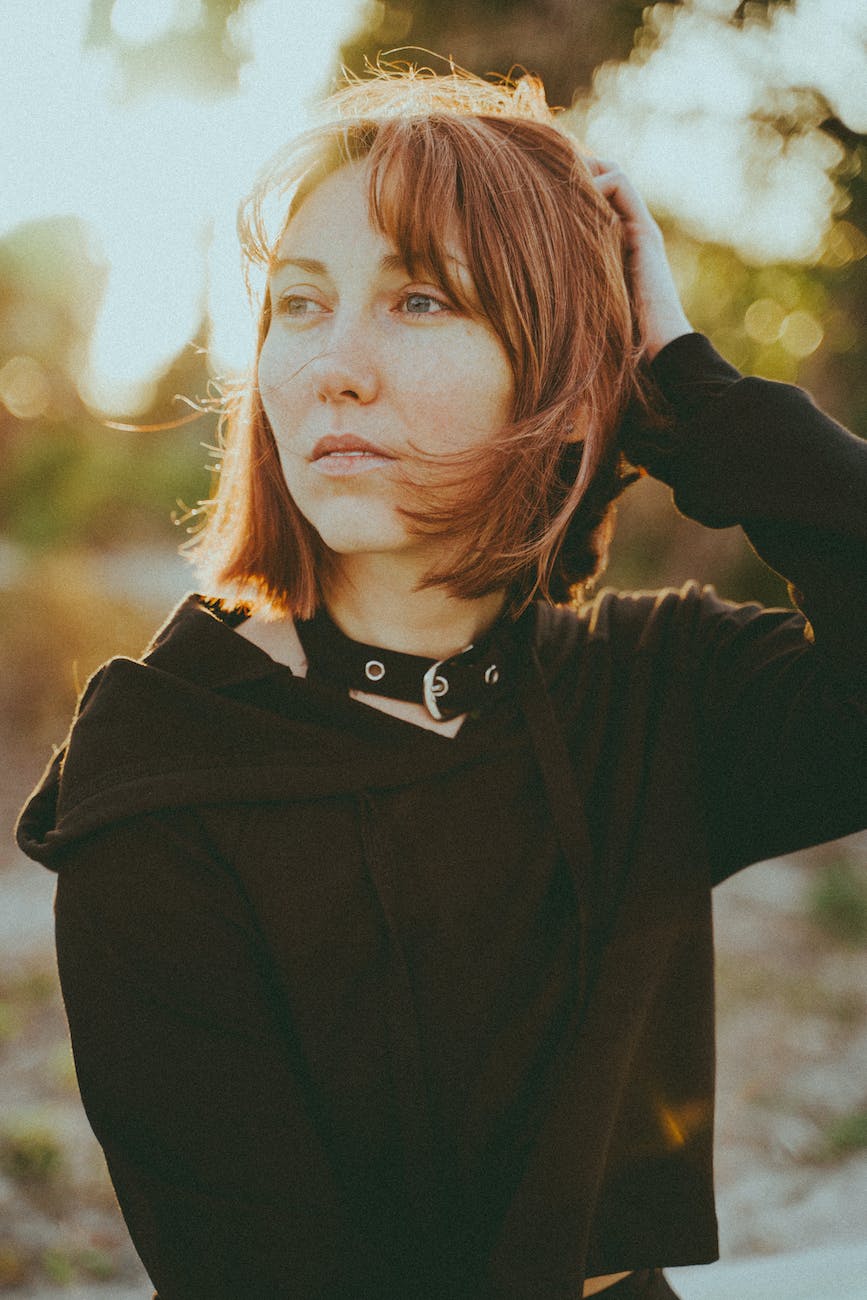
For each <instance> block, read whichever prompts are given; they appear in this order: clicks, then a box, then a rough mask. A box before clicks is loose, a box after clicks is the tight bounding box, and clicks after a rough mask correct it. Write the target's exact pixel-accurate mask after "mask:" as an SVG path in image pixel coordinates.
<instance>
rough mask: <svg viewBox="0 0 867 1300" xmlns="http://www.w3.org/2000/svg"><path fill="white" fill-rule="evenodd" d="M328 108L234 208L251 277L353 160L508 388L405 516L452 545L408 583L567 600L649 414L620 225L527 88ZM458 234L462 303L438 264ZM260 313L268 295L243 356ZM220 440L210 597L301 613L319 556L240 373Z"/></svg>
mask: <svg viewBox="0 0 867 1300" xmlns="http://www.w3.org/2000/svg"><path fill="white" fill-rule="evenodd" d="M325 107H326V112H327V114H328V118H327V120H326V121H325V123H324V125H322V126H319V127H317V128H316V129H314V130H313V131H311V132H308V133H307V134H306V135H304V136H302V137H301V138H300V139H299V140H297V141H295V142H294V143H293V144H292V145H291V146H290V147H289V148H288V150H287V151H285V152H284V153H283V154H282V155H280V156H279V157H278V158H277V159H275V161H274V162H273V163H272V164H271V165H270V167H269V168H268V170H267V171H266V172H265V173H264V174H263V176H262V177H261V178H260V181H259V183H258V184H257V186H256V188H255V189H254V191H253V192H252V194H251V195H250V196H249V197H248V198H247V200H245V202H244V204H243V205H242V208H241V212H240V216H239V231H240V235H241V241H242V246H243V248H244V252H245V255H246V257H247V260H248V267H250V268H259V269H261V270H264V271H266V272H267V269H268V267H269V265H270V263H271V261H272V259H273V256H274V253H275V249H276V247H277V244H278V243H279V240H280V237H281V235H282V233H283V231H284V230H285V228H286V225H287V224H288V222H289V221H290V220H291V218H292V216H293V215H294V213H295V212H297V211H298V208H299V207H300V205H301V203H302V202H303V201H304V199H305V197H306V196H307V195H308V194H309V193H310V192H311V191H312V190H313V189H314V188H315V187H316V185H317V184H318V183H320V182H321V180H323V179H324V178H325V177H326V176H328V175H330V174H331V173H332V172H333V171H335V170H336V169H337V168H338V167H340V166H343V165H345V164H346V163H348V162H357V161H362V160H363V161H364V162H365V164H366V168H367V175H368V177H369V207H370V216H371V220H372V222H373V224H374V225H375V226H376V227H377V229H378V230H379V231H380V232H381V233H382V234H383V235H384V236H385V237H386V238H387V239H388V240H389V241H390V242H391V243H392V244H393V246H394V248H395V250H396V251H397V252H398V253H400V254H401V256H402V258H403V260H404V262H405V264H406V266H407V269H408V271H409V272H410V274H412V275H415V274H416V273H417V270H418V271H419V272H423V273H424V275H425V277H426V278H432V279H433V280H434V281H435V282H437V283H440V284H441V285H442V287H443V288H444V289H445V290H446V292H447V293H449V294H450V295H451V297H452V299H453V300H454V301H456V302H457V303H458V304H459V305H461V306H463V307H464V308H465V309H466V310H468V311H471V312H476V313H478V314H481V315H482V316H483V317H484V318H486V320H487V322H488V323H489V325H490V327H491V328H492V329H493V330H494V332H495V333H496V334H497V336H498V337H499V339H500V341H501V343H502V345H503V347H504V348H505V351H506V354H507V356H508V358H509V362H510V365H511V369H512V374H513V378H514V394H515V396H514V407H513V411H512V421H511V424H510V425H509V427H508V428H506V429H504V430H503V432H502V435H501V436H500V437H499V438H498V439H497V440H496V441H494V442H493V443H489V444H487V445H486V446H485V447H483V448H481V449H478V450H475V451H473V452H471V453H462V454H460V456H452V457H446V458H439V457H437V458H435V459H444V460H445V461H446V463H447V464H448V465H450V466H451V469H452V478H451V479H450V480H449V482H450V487H451V489H452V490H450V491H449V493H448V494H447V495H446V496H443V495H440V498H439V501H437V500H436V499H433V500H424V499H420V503H419V506H418V508H417V509H412V510H409V509H407V510H406V511H405V514H406V515H407V516H408V518H409V519H410V520H411V521H412V522H413V525H414V526H415V527H416V528H417V529H418V530H419V531H424V532H435V533H438V534H444V535H448V536H449V538H450V539H451V541H452V542H453V543H454V545H453V548H452V550H451V558H450V561H449V567H448V571H447V572H446V571H443V570H438V571H432V572H430V573H428V574H427V575H426V577H425V579H424V585H433V584H441V585H443V586H445V587H446V588H447V589H448V590H449V591H450V592H452V593H453V594H455V595H458V596H463V597H467V598H470V597H475V596H479V595H482V594H485V593H488V592H491V591H493V590H497V589H500V588H506V589H507V590H508V592H509V597H510V601H511V603H512V605H513V607H515V608H516V609H517V608H520V607H522V606H523V605H525V604H526V603H527V602H528V601H529V600H530V599H532V598H533V597H534V596H536V595H541V596H543V597H545V598H547V599H549V600H555V601H556V600H565V599H568V598H569V597H570V596H572V597H573V598H574V597H577V596H578V595H579V594H581V592H582V590H583V589H584V588H585V587H586V585H587V584H588V583H589V581H590V580H591V579H592V578H593V577H594V576H596V575H597V574H598V573H599V572H600V570H601V568H602V567H603V565H604V562H605V558H606V555H607V547H608V542H609V540H610V536H611V532H612V525H613V507H612V502H613V501H614V498H615V497H616V496H617V495H619V493H620V492H621V491H622V490H623V488H624V487H625V486H626V485H627V484H628V483H630V482H632V481H633V479H634V478H635V477H637V475H636V474H634V473H629V472H628V471H627V468H626V462H625V460H624V458H623V456H622V454H621V453H620V451H619V448H618V445H617V440H616V433H617V430H618V427H619V425H620V422H621V419H622V417H623V415H624V413H625V410H626V408H627V406H629V405H630V403H637V404H638V406H639V407H640V408H643V410H644V412H645V413H646V414H647V415H648V416H649V417H650V418H651V420H652V419H653V418H654V416H653V402H652V398H651V397H650V394H651V392H652V385H651V384H650V380H649V379H648V377H647V374H646V371H645V370H644V369H642V367H641V364H640V361H641V347H640V341H639V340H638V338H637V334H636V327H635V317H634V312H633V309H632V304H631V302H630V295H629V288H628V284H627V279H626V275H625V271H624V261H623V242H622V233H621V228H620V221H619V219H618V218H617V216H616V215H615V214H614V212H613V210H612V209H611V207H610V205H609V204H608V202H607V201H606V200H605V199H604V198H603V197H602V196H601V195H600V194H599V193H598V191H597V189H596V187H595V186H594V184H593V182H592V179H591V175H590V172H589V169H588V168H587V166H586V164H585V162H584V161H583V160H582V158H581V156H580V154H579V153H578V151H577V149H576V147H575V144H574V142H573V141H572V140H571V139H570V138H569V137H568V136H567V135H566V134H565V133H564V132H563V131H561V130H559V129H558V127H557V126H556V125H555V124H554V121H555V119H554V116H553V113H552V112H551V110H550V109H549V108H548V107H547V105H546V104H545V99H544V94H543V91H542V88H541V85H540V83H539V82H538V81H536V80H535V79H533V78H529V77H525V78H522V79H521V80H520V81H518V82H517V83H516V84H514V85H513V84H510V83H504V84H502V85H494V84H492V83H489V82H485V81H482V80H480V79H478V78H475V77H471V76H469V75H468V74H465V73H452V74H450V75H448V76H433V75H432V74H423V73H419V72H417V71H415V70H413V69H410V70H409V71H407V72H397V73H395V72H385V73H383V72H380V73H379V75H377V76H376V77H373V78H371V79H370V80H366V81H359V82H354V83H352V84H350V85H349V86H347V87H346V88H344V89H343V90H341V91H339V92H338V93H337V94H336V95H334V96H332V98H331V99H330V100H329V101H328V102H327V104H326V106H325ZM275 209H276V220H271V217H272V216H273V215H274V214H275ZM456 236H457V239H458V241H459V243H460V244H461V246H462V252H463V257H464V260H465V262H466V264H467V265H468V267H469V272H470V277H471V280H472V283H473V288H474V300H473V301H471V302H470V301H467V295H466V291H465V290H464V289H462V287H461V285H460V283H458V282H456V281H455V279H454V276H453V274H452V273H451V271H450V263H449V261H448V258H447V249H448V248H449V247H450V246H452V245H453V243H454V240H455V237H456ZM270 314H271V306H270V300H269V297H268V293H267V290H265V292H264V296H263V299H262V303H261V310H260V316H259V329H258V343H257V350H256V356H257V360H258V354H259V351H260V350H261V347H262V343H263V342H264V339H265V337H266V335H267V332H268V328H269V325H270ZM254 374H255V372H254ZM225 432H226V436H225V437H224V439H223V448H222V451H223V455H222V467H221V472H220V479H219V487H218V491H217V493H216V496H215V498H214V500H213V501H211V502H209V503H208V518H207V523H206V526H205V527H204V529H203V530H202V531H201V532H200V533H199V534H198V535H197V536H196V538H195V539H194V540H193V542H192V543H191V544H188V547H187V549H188V550H189V551H190V552H191V553H192V556H193V559H194V562H195V563H196V566H197V568H198V570H199V573H200V575H201V576H202V577H204V578H205V579H206V580H207V581H208V582H209V583H210V584H211V589H212V590H214V591H218V590H220V589H222V588H225V587H227V586H231V587H232V588H234V589H235V591H240V592H242V593H243V595H244V596H245V598H246V599H248V600H250V599H251V598H252V603H253V604H254V605H256V604H259V605H262V604H265V605H266V606H267V605H270V606H271V607H272V608H273V609H275V610H277V611H280V612H285V613H290V614H292V615H296V616H299V617H301V618H306V617H309V616H310V615H311V614H312V613H313V611H314V610H315V608H316V606H317V605H318V604H319V603H320V601H321V600H322V597H323V589H324V585H325V584H326V583H327V578H328V574H329V567H330V561H331V559H332V558H333V557H332V556H331V553H330V552H329V551H328V549H327V548H326V547H325V545H324V543H323V542H322V541H321V539H320V538H319V536H318V534H317V533H316V532H315V530H314V529H313V528H312V526H311V525H310V524H309V523H308V522H307V520H306V519H305V518H304V517H303V515H302V514H301V512H300V511H299V510H298V508H297V506H296V505H295V503H294V501H293V500H292V498H291V496H290V494H289V491H288V488H287V486H286V483H285V480H284V478H283V474H282V472H281V468H280V461H279V456H278V452H277V447H276V443H275V441H274V436H273V433H272V431H271V429H270V426H269V423H268V420H267V417H266V415H265V412H264V409H263V406H262V402H261V399H260V397H259V393H258V388H257V385H256V382H255V378H254V379H252V380H251V381H250V382H249V383H248V384H247V385H245V386H244V387H243V388H242V389H240V390H239V391H238V392H237V393H236V395H235V397H234V399H233V401H232V402H231V404H230V407H229V409H228V411H227V413H226V429H225ZM444 501H447V504H444Z"/></svg>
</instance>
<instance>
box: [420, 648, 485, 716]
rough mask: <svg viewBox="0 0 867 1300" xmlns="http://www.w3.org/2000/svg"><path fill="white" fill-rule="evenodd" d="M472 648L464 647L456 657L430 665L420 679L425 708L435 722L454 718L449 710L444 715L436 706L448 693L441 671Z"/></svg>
mask: <svg viewBox="0 0 867 1300" xmlns="http://www.w3.org/2000/svg"><path fill="white" fill-rule="evenodd" d="M472 648H473V647H472V646H471V645H468V646H464V648H463V650H460V651H459V652H458V653H457V654H456V655H450V656H449V658H448V659H438V660H437V661H436V663H435V664H431V666H430V668H428V670H427V672H426V673H425V675H424V677H423V678H422V694H423V695H424V702H425V708H426V709H427V711H428V713H429V714H430V715H431V717H432V718H433V719H434V720H435V721H436V722H446V721H447V720H448V719H449V718H453V717H455V716H456V715H455V713H454V712H453V711H451V710H449V711H447V712H445V713H444V712H443V711H442V709H441V708H440V706H439V704H438V701H439V700H441V699H442V697H443V696H444V695H447V694H448V691H449V679H448V677H447V676H446V675H445V674H444V672H443V671H442V670H443V669H444V668H447V667H448V666H449V665H450V664H453V663H455V662H456V661H457V660H458V659H460V658H461V657H462V656H463V655H465V654H467V652H468V651H470V650H472Z"/></svg>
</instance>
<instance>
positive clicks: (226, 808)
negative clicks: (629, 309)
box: [18, 335, 867, 1300]
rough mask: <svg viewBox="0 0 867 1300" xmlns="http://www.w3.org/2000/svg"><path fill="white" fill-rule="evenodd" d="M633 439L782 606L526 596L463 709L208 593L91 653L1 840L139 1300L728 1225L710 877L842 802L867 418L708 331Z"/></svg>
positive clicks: (436, 1289) (777, 843) (562, 1286)
mask: <svg viewBox="0 0 867 1300" xmlns="http://www.w3.org/2000/svg"><path fill="white" fill-rule="evenodd" d="M654 368H655V371H656V373H657V374H658V376H659V379H660V383H661V385H662V387H663V391H664V392H665V393H666V395H667V396H668V398H669V400H670V401H671V403H672V409H673V411H674V414H675V416H676V423H675V425H674V426H673V428H672V429H671V431H670V432H669V434H668V435H666V438H665V439H663V438H662V437H660V436H659V435H657V434H656V433H654V435H653V440H652V441H651V440H649V439H648V441H647V443H646V445H643V444H642V437H641V431H640V429H638V428H636V427H634V426H630V425H629V423H628V421H627V424H626V425H625V427H624V441H625V443H627V444H628V450H629V454H630V457H631V458H635V460H636V462H637V463H639V464H645V465H646V467H647V468H648V469H649V471H650V472H653V473H656V474H658V475H659V476H660V477H661V478H663V479H664V480H665V481H666V482H669V483H670V484H671V485H672V486H673V489H674V498H675V502H676V504H677V505H678V507H679V508H681V509H684V510H686V509H688V510H689V511H690V512H691V513H692V514H693V515H694V517H696V518H698V519H700V520H701V521H702V522H704V523H707V524H708V525H710V526H726V525H727V524H728V523H731V522H735V521H737V522H740V523H741V524H742V525H743V527H744V528H745V529H746V531H747V534H748V536H749V537H750V539H751V540H752V541H753V544H754V545H755V546H756V548H757V550H759V551H760V553H761V554H762V555H763V556H764V557H765V559H767V560H768V562H769V563H772V564H773V565H774V566H775V567H778V569H779V571H780V572H781V573H783V574H784V575H785V577H786V578H787V579H788V580H789V582H790V584H791V585H790V590H791V592H792V594H793V597H794V598H795V599H796V600H797V602H798V607H797V608H793V609H786V608H780V609H763V608H762V607H760V606H759V605H755V604H750V603H747V604H733V603H731V602H727V601H725V600H722V599H721V598H720V597H719V596H718V595H717V593H716V592H715V591H714V590H713V588H710V587H701V586H699V585H698V584H697V583H688V584H686V585H685V586H684V587H683V588H681V589H680V590H662V591H659V592H636V593H618V592H615V591H612V590H603V591H601V592H600V593H599V595H598V596H597V597H596V598H595V599H594V600H593V601H592V602H590V603H588V604H587V605H586V606H584V607H582V608H581V609H580V610H577V611H576V610H572V609H567V608H551V607H547V606H543V605H538V606H537V607H536V609H535V614H534V618H535V626H534V628H533V638H532V650H531V654H530V656H529V662H528V664H527V665H526V668H527V675H526V683H525V687H524V688H522V690H521V691H520V692H519V693H518V695H517V696H516V697H515V698H514V699H506V700H503V701H502V702H501V703H500V704H499V705H497V706H496V707H495V708H494V709H493V710H492V711H491V713H490V714H489V715H487V716H485V717H483V718H472V719H470V720H468V721H467V722H466V723H465V724H464V726H463V727H462V728H461V730H460V732H459V733H458V735H457V736H456V737H455V738H454V739H448V738H446V737H444V736H442V735H439V734H434V733H432V732H430V731H423V730H421V729H419V728H417V727H415V726H413V725H412V724H409V723H406V722H402V721H400V720H398V719H396V718H393V717H389V716H387V715H385V714H383V713H382V712H381V711H379V710H376V709H373V708H370V707H368V706H366V705H363V704H361V703H359V702H358V701H355V700H352V699H349V698H346V697H345V696H343V695H342V694H341V693H340V692H338V691H336V690H334V689H331V688H329V687H327V686H326V685H325V684H322V683H316V682H315V681H306V680H303V679H297V678H294V677H293V676H292V675H291V673H290V672H289V670H288V669H287V668H285V667H282V666H280V665H279V664H277V663H275V662H274V660H272V659H271V658H270V657H269V656H268V655H266V654H265V653H264V652H263V651H261V650H259V649H258V648H257V647H255V646H254V645H252V644H251V643H250V642H248V641H246V640H245V639H244V638H243V637H241V636H239V635H238V634H237V632H236V631H234V630H233V629H232V627H231V626H230V625H229V624H228V623H225V622H223V621H221V620H220V619H219V618H218V617H216V616H215V613H214V611H213V608H208V607H207V606H206V605H205V604H204V603H203V602H202V600H201V599H200V598H198V597H197V596H195V595H191V596H190V597H189V598H187V599H186V600H185V601H184V602H183V603H182V604H181V606H180V607H179V608H178V610H176V611H175V613H174V614H173V615H172V616H171V618H170V619H169V620H168V622H167V623H166V624H165V626H164V627H163V628H162V629H161V630H160V632H159V633H158V635H157V636H156V638H155V640H154V642H153V644H152V645H151V647H150V648H149V650H148V652H147V653H146V654H145V655H144V656H143V658H142V659H141V660H140V661H131V660H127V659H115V660H112V661H111V662H110V663H109V664H107V665H106V666H105V667H104V668H103V669H101V670H100V671H99V672H98V673H97V674H96V675H95V676H94V677H93V678H92V679H91V681H90V682H89V683H88V686H87V688H86V690H85V693H84V696H83V698H82V701H81V704H80V706H79V710H78V714H77V717H76V720H75V722H74V725H73V728H72V731H71V734H70V737H69V739H68V742H67V743H66V744H65V745H64V747H63V748H62V749H61V750H60V751H59V753H58V755H57V757H56V758H55V759H54V760H53V761H52V763H51V765H50V768H49V770H48V772H47V773H46V776H45V778H44V781H43V782H42V783H41V784H40V787H39V788H38V789H37V791H36V792H35V793H34V795H33V797H32V799H31V800H30V801H29V803H28V805H27V807H26V808H25V810H24V811H23V813H22V816H21V819H20V822H19V826H18V838H19V843H20V844H21V846H22V847H23V848H24V850H25V851H26V852H28V853H29V854H30V855H31V856H32V857H33V858H35V859H36V860H37V861H40V862H43V863H44V864H45V865H46V866H48V867H50V868H51V869H52V870H55V871H56V872H57V873H58V881H57V895H56V905H55V906H56V927H57V952H58V965H59V970H60V977H61V984H62V988H63V994H64V999H65V1003H66V1009H67V1014H68V1017H69V1024H70V1033H71V1037H72V1043H73V1049H74V1053H75V1059H76V1069H77V1072H78V1079H79V1085H80V1088H81V1094H82V1099H83V1101H84V1105H85V1108H86V1110H87V1113H88V1116H89V1118H90V1121H91V1124H92V1126H93V1129H94V1132H95V1133H96V1135H97V1137H98V1139H99V1140H100V1142H101V1143H102V1146H103V1149H104V1151H105V1155H106V1160H107V1163H108V1166H109V1170H110V1172H111V1176H112V1179H113V1182H114V1186H115V1189H116V1191H117V1195H118V1199H119V1202H120V1204H121V1208H122V1210H123V1213H124V1215H125V1218H126V1221H127V1223H128V1225H129V1228H130V1232H131V1235H132V1237H133V1240H134V1241H135V1244H136V1246H137V1248H138V1250H139V1253H140V1255H141V1257H142V1259H143V1261H144V1263H145V1266H146V1268H147V1269H148V1272H149V1273H150V1275H151V1277H152V1279H153V1282H154V1285H155V1286H156V1287H157V1288H158V1290H159V1294H160V1297H161V1300H179V1298H181V1297H183V1300H196V1297H199V1296H201V1297H205V1296H207V1297H210V1298H211V1300H215V1298H220V1297H229V1296H237V1295H245V1296H251V1297H258V1296H261V1297H263V1298H264V1297H278V1296H299V1297H304V1300H312V1298H314V1297H330V1298H332V1300H337V1298H338V1297H340V1300H346V1298H348V1297H355V1296H358V1297H370V1296H383V1297H385V1296H405V1295H406V1296H408V1295H412V1296H413V1297H416V1298H417V1300H426V1297H429V1300H447V1298H449V1297H454V1298H455V1300H497V1298H500V1297H503V1298H508V1300H530V1297H532V1298H533V1300H565V1298H567V1297H568V1298H569V1300H572V1298H574V1297H577V1296H580V1294H581V1285H582V1279H583V1277H585V1276H594V1275H599V1274H605V1273H615V1272H619V1271H621V1270H623V1269H628V1268H636V1269H642V1268H649V1267H651V1266H652V1265H655V1264H658V1263H659V1262H663V1263H664V1264H666V1265H669V1266H672V1267H674V1266H677V1265H685V1264H696V1263H705V1262H708V1261H710V1260H712V1259H714V1258H715V1257H716V1254H717V1240H716V1223H715V1216H714V1205H713V1188H712V1142H713V1064H714V1048H713V983H712V975H713V954H712V938H711V912H710V890H711V886H712V885H713V884H714V882H715V881H718V880H722V879H724V878H725V877H726V876H728V875H730V874H731V873H732V872H734V871H737V870H739V869H741V868H742V867H744V866H747V865H748V864H749V863H751V862H755V861H758V860H761V859H763V858H766V857H770V856H774V855H776V854H780V853H784V852H789V851H792V850H795V849H798V848H802V847H805V846H807V845H810V844H815V843H818V842H821V841H824V840H828V839H833V838H836V837H837V836H840V835H844V834H848V833H850V832H853V831H856V830H861V829H863V828H864V827H865V826H867V770H865V753H867V743H865V742H867V705H865V697H867V665H865V655H864V647H865V645H867V599H865V594H867V583H865V573H867V560H865V556H867V445H865V444H864V443H863V442H862V441H861V440H860V439H858V438H856V437H854V436H853V435H851V434H849V433H847V432H846V431H845V430H843V429H841V428H840V426H839V425H837V424H836V423H835V422H834V421H832V420H831V419H829V418H828V417H827V416H826V415H824V414H823V413H822V412H821V411H819V410H818V409H817V407H816V406H815V405H814V404H813V402H812V401H811V400H810V399H809V397H808V396H807V395H806V394H804V393H802V392H800V391H799V390H797V389H794V388H791V387H789V386H786V385H777V384H770V383H767V382H765V381H760V380H752V379H740V378H739V377H738V375H737V372H736V371H733V370H732V368H731V367H729V366H728V365H727V364H726V363H725V362H724V361H723V360H722V358H720V357H718V356H717V354H716V353H715V352H714V351H713V349H712V348H711V347H710V344H709V343H708V342H707V340H706V339H704V338H703V337H702V336H698V335H688V336H685V337H684V338H682V339H679V340H676V341H675V342H673V343H671V344H670V345H669V346H668V347H667V348H665V349H663V351H662V352H661V353H660V354H659V356H658V357H657V358H656V361H655V363H654Z"/></svg>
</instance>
